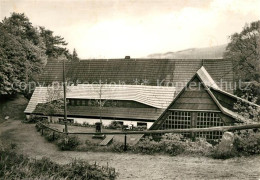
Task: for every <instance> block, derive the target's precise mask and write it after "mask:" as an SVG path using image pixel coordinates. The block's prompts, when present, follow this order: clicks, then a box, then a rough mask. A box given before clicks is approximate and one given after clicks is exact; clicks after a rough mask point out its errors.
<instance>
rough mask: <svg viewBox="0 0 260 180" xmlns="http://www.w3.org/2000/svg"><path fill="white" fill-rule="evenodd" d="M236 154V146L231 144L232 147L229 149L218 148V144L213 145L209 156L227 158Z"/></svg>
mask: <svg viewBox="0 0 260 180" xmlns="http://www.w3.org/2000/svg"><path fill="white" fill-rule="evenodd" d="M237 155H238V152H237V150H236V148H235V147H234V146H233V148H231V149H229V150H224V151H223V149H220V148H219V146H218V145H217V146H215V147H214V148H213V150H212V152H211V157H213V158H214V159H229V158H232V157H235V156H237Z"/></svg>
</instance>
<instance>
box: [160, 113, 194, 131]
mask: <svg viewBox="0 0 260 180" xmlns="http://www.w3.org/2000/svg"><path fill="white" fill-rule="evenodd" d="M190 124H191V113H190V112H182V111H172V112H170V115H169V116H168V117H167V119H166V120H165V122H164V123H163V124H162V126H161V129H187V128H190ZM182 134H183V135H184V136H187V135H189V134H190V133H182Z"/></svg>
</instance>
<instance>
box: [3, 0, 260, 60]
mask: <svg viewBox="0 0 260 180" xmlns="http://www.w3.org/2000/svg"><path fill="white" fill-rule="evenodd" d="M259 7H260V0H0V20H3V18H4V17H9V16H10V14H11V12H19V13H25V15H26V16H27V17H28V18H29V19H30V21H31V22H32V23H33V25H36V26H44V27H46V28H47V29H50V30H52V31H54V34H55V35H60V36H62V37H64V38H65V40H66V41H67V42H68V49H69V50H70V51H71V52H72V50H73V49H74V48H75V49H76V51H77V53H78V55H79V57H80V58H81V59H87V58H124V57H125V56H126V55H129V56H131V58H132V57H133V58H141V57H146V56H147V55H149V54H153V53H166V52H174V51H179V50H184V49H188V48H199V47H211V46H217V45H222V44H226V43H228V42H229V38H228V37H229V36H230V35H231V34H233V33H235V32H240V31H241V30H242V28H243V26H244V25H245V24H246V23H250V22H252V21H256V20H259V19H260V11H259Z"/></svg>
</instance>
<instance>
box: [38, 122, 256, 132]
mask: <svg viewBox="0 0 260 180" xmlns="http://www.w3.org/2000/svg"><path fill="white" fill-rule="evenodd" d="M38 124H40V125H41V126H43V127H45V128H47V129H50V130H52V131H55V132H57V133H64V134H65V132H61V131H59V130H57V129H53V128H51V127H49V126H46V125H45V124H43V123H41V122H39V123H38ZM258 128H260V124H246V125H237V126H219V127H208V128H189V129H168V130H146V131H123V132H118V131H115V132H101V133H97V132H68V133H67V134H74V135H81V134H85V135H102V134H104V135H106V134H123V135H124V134H164V133H184V132H188V133H196V132H214V131H221V132H225V131H236V130H245V129H258Z"/></svg>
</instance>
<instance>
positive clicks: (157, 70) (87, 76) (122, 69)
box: [40, 59, 233, 93]
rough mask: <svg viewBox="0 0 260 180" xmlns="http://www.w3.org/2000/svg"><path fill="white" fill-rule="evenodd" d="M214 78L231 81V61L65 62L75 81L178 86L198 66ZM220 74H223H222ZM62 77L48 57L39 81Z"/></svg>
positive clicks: (43, 81) (127, 60)
mask: <svg viewBox="0 0 260 180" xmlns="http://www.w3.org/2000/svg"><path fill="white" fill-rule="evenodd" d="M202 65H203V66H204V67H205V69H206V70H207V71H208V72H209V74H210V75H211V77H212V79H213V80H214V81H215V82H219V81H220V79H221V78H222V80H223V81H227V82H233V70H232V62H231V61H229V60H223V59H217V60H216V59H209V60H202V59H93V60H81V61H80V62H78V63H74V64H73V63H70V62H67V63H66V78H67V80H68V81H73V82H76V81H78V82H79V83H84V82H85V83H93V82H98V81H99V80H100V79H101V80H102V82H108V83H110V82H113V83H117V84H118V83H120V82H121V83H122V82H123V83H125V84H129V85H136V84H139V85H140V84H142V83H143V84H145V85H149V86H157V85H158V83H159V84H160V85H167V84H168V83H172V84H174V86H175V87H176V88H177V91H178V90H181V89H182V87H184V86H185V85H186V83H187V82H188V81H189V79H190V78H191V77H192V76H193V75H194V74H195V73H196V72H197V70H198V69H200V67H201V66H202ZM223 75H224V76H223ZM53 81H62V62H58V61H54V60H52V61H49V62H48V64H47V65H46V67H45V70H44V72H43V73H42V75H41V77H40V83H41V84H42V85H45V86H46V84H50V83H52V82H53ZM228 91H229V90H228ZM229 92H231V93H232V90H230V91H229Z"/></svg>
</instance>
